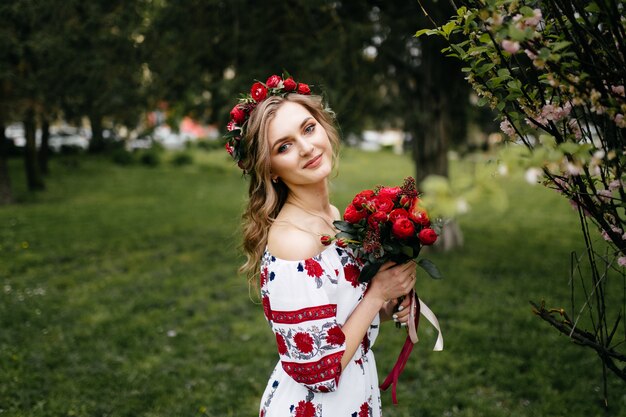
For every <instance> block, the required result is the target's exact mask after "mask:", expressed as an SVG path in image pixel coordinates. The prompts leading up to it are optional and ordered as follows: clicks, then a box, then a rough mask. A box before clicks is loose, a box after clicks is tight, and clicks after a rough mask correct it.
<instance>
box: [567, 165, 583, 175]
mask: <svg viewBox="0 0 626 417" xmlns="http://www.w3.org/2000/svg"><path fill="white" fill-rule="evenodd" d="M565 170H566V171H567V173H568V174H569V175H580V174H581V172H582V168H581V167H579V166H578V165H574V164H572V163H571V162H568V163H567V164H566V165H565Z"/></svg>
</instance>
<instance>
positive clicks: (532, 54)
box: [524, 49, 537, 59]
mask: <svg viewBox="0 0 626 417" xmlns="http://www.w3.org/2000/svg"><path fill="white" fill-rule="evenodd" d="M524 52H525V53H526V56H527V57H528V58H530V59H535V58H537V55H536V54H535V53H534V52H533V51H531V50H530V49H524Z"/></svg>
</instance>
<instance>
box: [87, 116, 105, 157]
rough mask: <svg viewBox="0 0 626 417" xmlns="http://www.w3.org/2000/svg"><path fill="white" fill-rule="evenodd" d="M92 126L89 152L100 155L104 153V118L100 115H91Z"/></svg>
mask: <svg viewBox="0 0 626 417" xmlns="http://www.w3.org/2000/svg"><path fill="white" fill-rule="evenodd" d="M89 123H90V124H91V140H90V141H89V152H91V153H98V152H102V151H104V148H105V146H104V139H103V138H102V116H100V115H98V114H90V115H89Z"/></svg>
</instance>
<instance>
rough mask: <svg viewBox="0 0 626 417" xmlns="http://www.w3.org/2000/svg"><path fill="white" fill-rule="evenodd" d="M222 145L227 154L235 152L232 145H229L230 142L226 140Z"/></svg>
mask: <svg viewBox="0 0 626 417" xmlns="http://www.w3.org/2000/svg"><path fill="white" fill-rule="evenodd" d="M224 146H225V147H226V152H228V154H229V155H230V156H233V152H235V148H233V145H231V144H230V143H228V142H226V144H225V145H224Z"/></svg>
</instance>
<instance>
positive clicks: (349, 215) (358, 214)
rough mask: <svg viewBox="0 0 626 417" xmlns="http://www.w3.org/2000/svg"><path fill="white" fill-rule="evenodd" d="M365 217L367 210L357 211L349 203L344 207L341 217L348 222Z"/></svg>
mask: <svg viewBox="0 0 626 417" xmlns="http://www.w3.org/2000/svg"><path fill="white" fill-rule="evenodd" d="M366 217H367V211H365V210H361V211H358V210H357V209H356V208H354V206H352V205H350V206H348V207H346V211H345V212H344V213H343V219H344V220H345V221H347V222H348V223H353V224H354V223H358V222H359V221H361V220H363V219H364V218H366Z"/></svg>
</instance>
